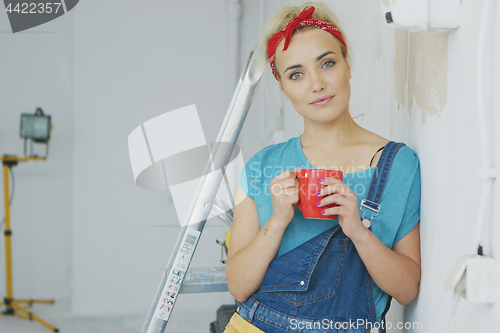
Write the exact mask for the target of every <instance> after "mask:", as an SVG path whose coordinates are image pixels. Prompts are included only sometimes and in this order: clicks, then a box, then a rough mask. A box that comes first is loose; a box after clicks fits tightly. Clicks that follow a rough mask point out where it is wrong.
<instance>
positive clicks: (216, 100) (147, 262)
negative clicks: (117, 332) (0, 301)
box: [0, 0, 234, 330]
mask: <svg viewBox="0 0 500 333" xmlns="http://www.w3.org/2000/svg"><path fill="white" fill-rule="evenodd" d="M208 13H209V15H207V14H208ZM0 15H2V16H1V17H0V23H1V26H0V30H1V31H2V33H1V34H0V64H1V65H0V66H1V67H0V73H1V82H2V83H1V84H2V89H0V110H1V111H0V153H2V154H3V153H22V141H21V140H20V139H19V138H18V135H19V134H18V131H19V118H20V114H21V113H22V112H30V113H33V112H34V111H35V107H36V106H41V107H43V108H44V110H45V111H46V113H48V114H51V115H52V117H53V123H54V131H53V132H52V138H51V142H50V155H49V159H48V160H47V161H46V162H43V163H41V162H38V163H26V164H23V165H22V166H19V167H16V168H15V169H14V172H15V175H16V192H15V199H14V202H13V205H12V214H11V215H12V228H13V231H14V234H13V253H14V256H13V259H14V278H15V280H14V282H15V283H14V295H15V296H17V297H23V298H27V297H35V298H49V297H50V298H55V299H56V300H58V299H68V298H70V299H71V313H72V314H73V315H77V316H115V315H121V316H124V315H127V316H130V315H138V316H142V317H144V318H146V314H147V312H148V311H149V307H150V305H151V303H152V301H153V297H154V295H155V293H156V289H157V287H158V284H159V282H160V279H161V276H162V274H163V271H164V269H165V267H166V264H167V261H168V259H169V256H170V252H171V249H172V247H173V242H175V240H176V238H177V234H178V231H179V230H180V227H179V223H178V220H177V216H176V212H175V209H174V207H173V205H172V200H171V198H170V195H169V193H168V191H152V190H144V189H141V188H139V187H137V186H136V185H135V183H134V179H133V175H132V170H131V167H130V161H129V157H128V146H127V138H128V135H129V134H130V132H131V131H132V130H133V129H134V128H136V127H137V126H139V125H140V124H142V123H143V122H145V121H147V120H149V119H151V118H153V117H155V116H158V115H160V114H163V113H165V112H168V111H171V110H174V109H177V108H179V107H183V106H186V105H190V104H196V106H197V109H198V112H199V116H200V119H201V123H202V126H203V129H204V132H205V136H206V139H207V141H209V142H210V141H214V140H215V138H216V135H217V133H218V130H219V127H220V125H221V123H222V120H223V117H224V115H225V112H226V110H227V107H228V105H229V101H230V99H231V97H232V92H233V91H232V89H234V87H230V84H228V81H229V80H230V79H228V74H227V72H228V69H227V67H226V63H227V62H228V61H229V59H228V56H227V54H228V53H229V52H228V51H229V48H230V47H231V46H230V45H228V42H227V40H228V26H227V25H228V23H227V20H226V18H227V8H226V1H222V0H221V1H212V2H210V3H207V2H204V1H183V2H177V1H176V2H174V1H168V2H166V1H159V0H157V1H149V2H148V3H147V4H145V3H142V2H138V1H132V0H129V1H123V0H120V1H105V2H102V1H82V2H80V3H79V4H78V6H77V7H75V9H73V10H72V11H71V12H70V13H68V14H66V15H64V16H62V17H61V18H58V19H56V20H54V21H52V22H50V23H47V24H44V25H42V26H39V27H37V28H34V29H31V30H29V31H27V32H24V33H18V34H12V33H11V32H10V27H9V25H8V20H7V16H6V14H5V12H3V11H0ZM229 88H231V90H229ZM2 194H3V192H2ZM2 202H3V200H2ZM2 212H3V208H2ZM2 215H3V214H2ZM208 224H209V225H208V227H207V228H206V229H205V232H204V233H203V236H202V238H201V241H200V244H199V247H198V251H197V252H196V254H195V257H194V260H193V263H192V265H193V266H221V265H222V264H220V263H219V259H220V246H219V245H217V244H216V243H215V239H223V238H224V234H225V232H226V230H227V228H226V227H225V226H224V225H223V224H222V223H219V222H217V221H209V223H208ZM0 252H1V253H3V248H1V249H0ZM1 258H2V265H3V254H2V257H1ZM3 277H4V275H3V274H0V279H3ZM0 282H2V284H3V280H0ZM231 302H234V299H233V298H232V297H231V296H230V295H229V293H217V294H204V295H183V296H181V298H180V299H179V304H178V306H177V307H176V313H177V314H178V315H180V317H181V318H183V317H182V316H183V311H184V312H187V313H189V312H190V311H191V310H195V311H196V313H198V316H199V318H205V319H204V321H203V322H201V323H200V327H204V328H206V329H207V330H208V324H209V321H210V320H215V310H216V309H217V308H218V307H219V306H220V305H221V304H224V303H231ZM178 317H179V316H178ZM173 320H174V321H175V320H176V318H175V317H173ZM136 329H140V327H138V328H136Z"/></svg>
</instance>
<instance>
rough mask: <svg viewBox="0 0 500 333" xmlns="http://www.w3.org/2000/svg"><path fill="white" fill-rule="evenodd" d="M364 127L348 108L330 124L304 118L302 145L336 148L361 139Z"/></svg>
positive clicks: (306, 146)
mask: <svg viewBox="0 0 500 333" xmlns="http://www.w3.org/2000/svg"><path fill="white" fill-rule="evenodd" d="M362 131H363V129H362V127H360V126H359V125H358V124H356V122H355V121H354V120H353V119H352V117H351V115H350V114H349V110H348V109H346V110H345V111H344V112H343V113H342V114H341V115H340V116H339V117H338V118H337V119H335V120H334V121H333V122H331V123H328V124H322V123H318V122H312V121H307V120H306V119H305V120H304V133H303V134H302V137H301V142H302V147H303V148H308V147H316V148H321V149H335V148H340V147H345V146H347V145H349V144H352V143H354V142H357V141H359V138H360V135H361V133H362Z"/></svg>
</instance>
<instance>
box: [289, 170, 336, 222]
mask: <svg viewBox="0 0 500 333" xmlns="http://www.w3.org/2000/svg"><path fill="white" fill-rule="evenodd" d="M294 175H295V176H296V177H297V179H298V181H299V202H298V204H297V206H298V207H299V209H300V211H301V212H302V215H304V217H305V218H308V219H322V220H329V219H331V220H333V219H335V218H336V217H337V215H323V214H321V211H322V210H325V209H327V208H331V207H335V206H338V205H336V204H332V205H326V206H322V207H318V206H317V205H316V203H317V202H318V201H320V200H321V199H323V198H324V196H321V197H318V196H317V195H316V193H317V192H318V191H319V190H320V189H322V188H323V187H324V186H323V184H320V183H319V180H320V179H321V178H337V179H340V180H342V179H343V173H342V171H340V170H326V169H301V170H300V172H294Z"/></svg>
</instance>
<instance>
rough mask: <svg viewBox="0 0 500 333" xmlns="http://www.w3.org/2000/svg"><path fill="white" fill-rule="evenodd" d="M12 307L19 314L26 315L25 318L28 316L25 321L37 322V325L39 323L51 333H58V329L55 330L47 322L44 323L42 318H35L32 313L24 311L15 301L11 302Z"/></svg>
mask: <svg viewBox="0 0 500 333" xmlns="http://www.w3.org/2000/svg"><path fill="white" fill-rule="evenodd" d="M12 306H13V307H14V308H15V309H16V310H18V311H20V312H22V313H24V314H26V316H28V318H27V319H29V320H36V321H37V322H39V323H40V324H42V325H43V326H45V327H47V328H48V329H50V330H52V332H59V329H57V328H56V327H54V326H52V325H51V324H49V323H48V322H46V321H45V320H43V319H42V318H40V317H38V316H37V315H36V314H34V313H33V312H30V311H28V309H26V308H25V307H23V306H21V305H19V304H17V302H16V301H12Z"/></svg>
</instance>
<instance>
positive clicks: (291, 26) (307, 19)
mask: <svg viewBox="0 0 500 333" xmlns="http://www.w3.org/2000/svg"><path fill="white" fill-rule="evenodd" d="M314 10H315V8H314V7H313V6H311V7H310V8H309V9H307V10H305V9H304V10H303V11H302V12H301V13H300V14H299V16H297V17H294V18H293V19H291V20H290V21H289V22H288V24H287V25H286V27H285V28H284V29H283V30H281V31H278V32H277V33H275V34H274V35H273V36H272V37H271V38H269V41H268V42H267V54H268V55H269V64H270V65H271V70H272V71H273V75H274V77H275V78H276V80H278V77H277V76H276V73H275V72H274V54H275V53H276V48H277V47H278V44H279V43H280V42H281V39H282V38H283V35H284V36H285V45H284V46H283V51H285V50H286V49H288V45H289V44H290V39H291V38H292V34H293V32H294V31H295V30H297V29H299V28H302V27H306V26H311V25H312V26H316V27H318V28H320V29H322V30H325V31H328V32H329V33H331V34H332V35H334V36H335V37H337V39H338V40H339V41H340V42H341V43H342V45H344V48H345V50H346V51H347V47H346V45H345V41H344V38H342V34H341V33H340V31H339V29H337V28H336V27H335V26H334V25H332V24H330V23H328V22H325V21H322V20H315V19H312V18H311V17H312V13H313V12H314Z"/></svg>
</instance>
